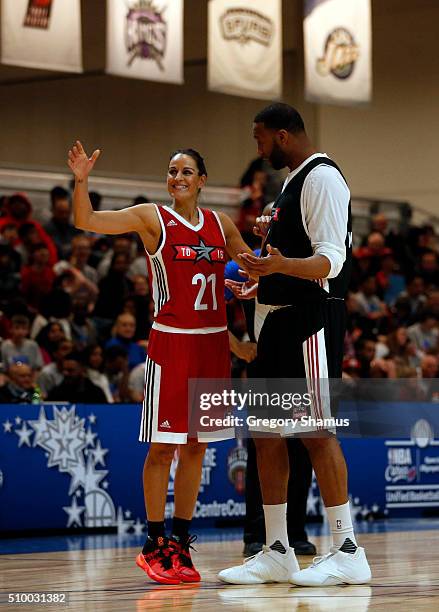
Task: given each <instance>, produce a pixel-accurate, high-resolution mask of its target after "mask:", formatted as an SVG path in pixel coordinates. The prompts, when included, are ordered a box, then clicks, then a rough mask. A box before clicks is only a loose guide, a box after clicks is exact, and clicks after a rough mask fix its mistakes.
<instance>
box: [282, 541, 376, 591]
mask: <svg viewBox="0 0 439 612" xmlns="http://www.w3.org/2000/svg"><path fill="white" fill-rule="evenodd" d="M371 578H372V574H371V572H370V567H369V563H368V562H367V559H366V554H365V552H364V548H360V547H358V548H357V550H356V551H355V553H354V554H353V555H351V554H349V553H345V552H342V551H341V550H339V549H338V548H337V547H333V548H331V552H329V553H328V554H327V555H324V556H323V557H315V559H314V561H313V563H312V565H311V566H310V567H307V568H306V569H304V570H301V571H298V572H296V573H295V574H294V575H293V579H292V580H291V582H292V583H293V584H298V585H300V586H334V585H336V584H366V583H367V582H370V579H371Z"/></svg>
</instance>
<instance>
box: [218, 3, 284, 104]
mask: <svg viewBox="0 0 439 612" xmlns="http://www.w3.org/2000/svg"><path fill="white" fill-rule="evenodd" d="M281 10H282V7H281V1H280V0H271V2H266V0H210V2H209V18H208V19H209V43H208V87H209V89H210V90H211V91H217V92H220V93H226V94H232V95H235V96H244V97H246V98H261V99H264V100H265V99H266V100H271V99H275V98H280V96H281V95H282V12H281Z"/></svg>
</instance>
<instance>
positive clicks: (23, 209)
mask: <svg viewBox="0 0 439 612" xmlns="http://www.w3.org/2000/svg"><path fill="white" fill-rule="evenodd" d="M4 212H5V216H4V217H1V218H0V231H1V230H2V228H3V227H4V226H5V225H15V226H16V227H17V229H20V227H21V226H22V225H23V224H24V223H31V224H32V225H33V226H34V227H35V228H36V230H37V232H38V235H39V238H40V242H44V244H45V245H46V247H47V250H48V252H49V262H50V264H51V265H53V264H54V263H55V262H56V261H57V260H58V255H57V251H56V246H55V244H54V242H53V240H52V239H51V238H50V237H49V236H48V234H46V232H45V231H44V229H43V227H42V225H40V223H38V221H35V220H34V219H32V204H31V203H30V200H29V198H28V197H27V195H26V194H24V193H14V194H13V195H11V197H10V198H8V201H7V202H6V204H5V206H4Z"/></svg>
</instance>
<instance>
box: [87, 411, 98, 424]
mask: <svg viewBox="0 0 439 612" xmlns="http://www.w3.org/2000/svg"><path fill="white" fill-rule="evenodd" d="M88 420H89V421H90V423H91V424H92V425H94V424H95V423H96V415H95V414H93V412H92V413H91V415H90V416H89V417H88Z"/></svg>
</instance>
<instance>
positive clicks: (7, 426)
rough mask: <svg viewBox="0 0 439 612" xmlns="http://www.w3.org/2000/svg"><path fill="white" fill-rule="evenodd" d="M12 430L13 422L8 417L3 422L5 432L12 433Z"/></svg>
mask: <svg viewBox="0 0 439 612" xmlns="http://www.w3.org/2000/svg"><path fill="white" fill-rule="evenodd" d="M11 432H12V423H11V421H10V420H9V419H8V420H7V421H5V422H4V423H3V433H11Z"/></svg>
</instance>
